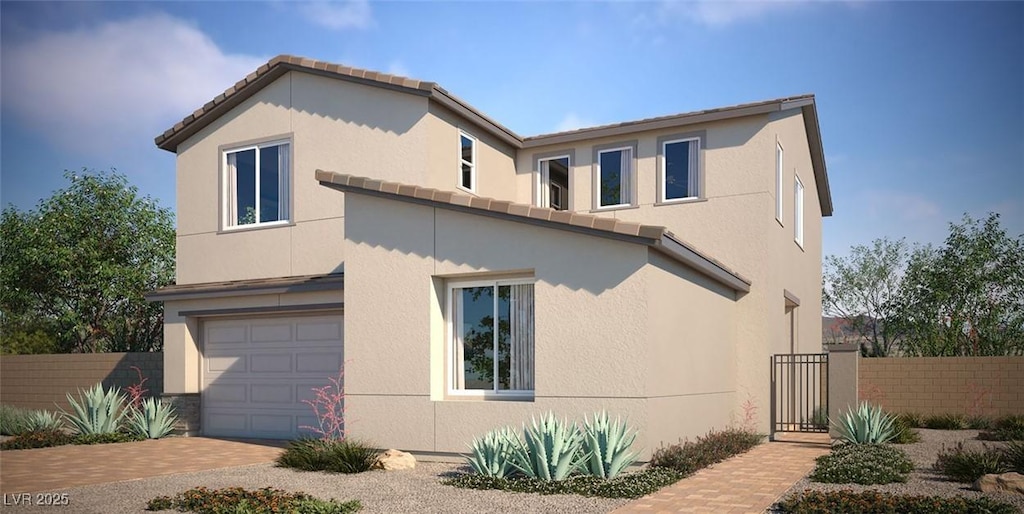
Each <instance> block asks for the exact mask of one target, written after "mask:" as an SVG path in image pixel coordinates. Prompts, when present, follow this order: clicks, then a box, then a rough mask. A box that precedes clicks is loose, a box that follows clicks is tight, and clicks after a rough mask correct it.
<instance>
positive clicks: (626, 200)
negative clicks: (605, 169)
mask: <svg viewBox="0 0 1024 514" xmlns="http://www.w3.org/2000/svg"><path fill="white" fill-rule="evenodd" d="M620 153H621V154H622V162H621V164H620V168H619V169H620V170H621V172H620V173H619V192H620V195H621V196H620V198H619V203H620V204H631V203H633V194H632V185H633V170H632V166H633V149H632V148H627V149H625V150H622V152H620Z"/></svg>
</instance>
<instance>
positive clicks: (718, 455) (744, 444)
mask: <svg viewBox="0 0 1024 514" xmlns="http://www.w3.org/2000/svg"><path fill="white" fill-rule="evenodd" d="M762 441H764V435H762V434H757V433H754V432H751V431H749V430H744V429H736V428H730V429H727V430H723V431H718V432H715V431H712V432H708V433H707V435H704V436H700V437H697V440H696V441H693V442H691V441H686V442H684V443H682V444H673V445H671V446H665V447H661V448H658V449H657V450H655V451H654V455H652V456H651V466H653V467H662V468H671V469H674V470H676V471H678V472H679V473H681V474H682V475H683V476H689V475H691V474H693V473H695V472H696V471H697V470H700V469H703V468H706V467H708V466H710V465H712V464H715V463H718V462H722V461H723V460H725V459H728V458H729V457H732V456H734V455H739V454H741V453H745V452H747V451H749V450H750V449H751V448H753V447H755V446H757V445H759V444H761V442H762Z"/></svg>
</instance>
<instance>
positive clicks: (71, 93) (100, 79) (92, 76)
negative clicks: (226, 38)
mask: <svg viewBox="0 0 1024 514" xmlns="http://www.w3.org/2000/svg"><path fill="white" fill-rule="evenodd" d="M263 61H265V59H263V58H257V57H253V56H248V55H233V54H226V53H224V52H223V51H222V50H221V49H220V48H218V47H217V45H216V44H215V43H214V42H213V41H212V40H211V39H210V38H209V37H207V36H206V35H205V34H204V33H203V32H201V31H200V30H199V29H198V28H196V27H195V26H193V25H192V24H190V23H188V22H185V21H183V20H181V19H178V18H174V17H171V16H167V15H160V14H158V15H147V16H142V17H138V18H132V19H126V20H120V21H114V22H108V23H104V24H102V25H99V26H94V27H91V28H86V29H81V30H76V31H70V32H61V33H55V32H48V33H42V34H39V35H38V36H36V37H35V38H30V39H28V40H26V41H25V42H22V43H12V44H5V45H4V47H3V98H2V101H3V103H4V105H5V107H6V108H8V109H10V110H11V111H13V112H14V113H15V114H16V115H17V117H18V119H19V120H21V121H22V122H23V123H24V124H25V125H26V126H28V127H30V128H31V129H33V130H35V131H38V132H40V133H42V134H44V135H45V136H46V137H47V138H48V139H49V140H50V141H52V142H53V143H54V144H55V145H56V146H58V147H60V148H62V149H65V150H71V151H79V152H84V153H87V154H91V155H110V153H111V150H113V149H119V148H125V147H128V146H133V147H135V148H139V145H152V144H153V143H152V141H153V137H154V136H156V135H157V134H159V133H160V132H161V131H163V130H165V129H167V128H168V127H170V126H171V125H173V124H174V123H176V122H178V121H179V120H181V118H183V117H184V116H186V115H187V114H189V113H191V112H192V111H193V110H195V109H196V108H198V107H201V106H202V105H203V104H204V103H206V102H208V101H210V100H211V99H213V97H215V96H216V95H218V94H220V93H221V92H222V91H223V90H224V89H226V88H227V87H229V86H230V85H231V84H234V83H235V82H237V81H238V80H239V79H240V78H242V77H245V76H246V75H247V74H248V73H251V72H252V71H253V70H255V69H256V68H257V67H258V66H259V65H260V64H261V62H263ZM150 148H152V147H151V146H150Z"/></svg>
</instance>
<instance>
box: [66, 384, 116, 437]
mask: <svg viewBox="0 0 1024 514" xmlns="http://www.w3.org/2000/svg"><path fill="white" fill-rule="evenodd" d="M67 397H68V403H69V404H71V412H67V411H65V410H63V409H61V414H63V415H64V419H65V420H67V422H68V425H69V426H71V428H72V430H74V432H75V433H76V434H80V435H87V434H110V433H114V432H117V431H118V429H120V428H121V421H122V420H123V419H124V417H125V416H126V415H127V414H128V409H127V408H125V402H126V401H127V396H126V395H125V394H124V393H122V392H121V390H120V389H119V388H117V387H112V388H110V389H109V390H105V389H103V384H96V385H95V386H93V387H91V388H89V389H85V390H82V389H79V390H78V399H75V398H74V397H73V396H71V393H68V395H67Z"/></svg>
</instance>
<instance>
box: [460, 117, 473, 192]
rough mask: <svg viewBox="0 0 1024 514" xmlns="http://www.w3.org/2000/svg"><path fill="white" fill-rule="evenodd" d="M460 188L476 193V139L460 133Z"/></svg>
mask: <svg viewBox="0 0 1024 514" xmlns="http://www.w3.org/2000/svg"><path fill="white" fill-rule="evenodd" d="M459 164H460V167H459V187H461V188H463V189H466V190H468V191H476V138H474V137H472V136H470V135H468V134H466V133H465V132H462V131H459Z"/></svg>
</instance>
